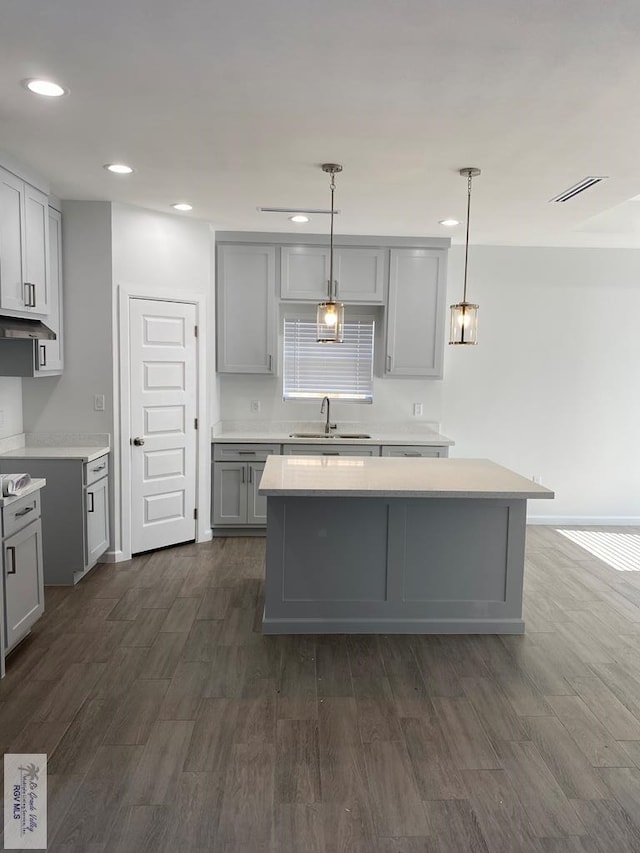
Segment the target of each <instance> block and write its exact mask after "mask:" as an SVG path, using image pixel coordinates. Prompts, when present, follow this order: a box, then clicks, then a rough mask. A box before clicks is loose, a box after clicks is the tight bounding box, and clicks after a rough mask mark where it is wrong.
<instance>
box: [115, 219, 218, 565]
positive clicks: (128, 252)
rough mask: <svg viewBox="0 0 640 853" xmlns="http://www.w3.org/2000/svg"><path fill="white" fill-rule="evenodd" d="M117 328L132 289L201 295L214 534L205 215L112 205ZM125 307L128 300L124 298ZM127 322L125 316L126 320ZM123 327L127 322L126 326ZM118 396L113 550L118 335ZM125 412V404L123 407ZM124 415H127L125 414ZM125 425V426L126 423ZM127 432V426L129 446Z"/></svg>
mask: <svg viewBox="0 0 640 853" xmlns="http://www.w3.org/2000/svg"><path fill="white" fill-rule="evenodd" d="M112 233H113V253H112V259H113V287H114V293H113V297H114V301H113V312H114V327H117V326H118V319H119V316H120V313H119V312H120V311H121V310H123V309H121V307H120V304H119V302H120V300H127V299H128V294H129V293H134V294H144V295H145V296H148V297H149V298H153V297H154V296H157V297H163V296H164V297H166V296H168V295H169V296H171V297H174V298H176V299H179V298H180V296H181V295H183V296H185V297H186V298H190V297H192V296H194V295H195V296H196V297H199V296H201V297H203V299H204V316H203V317H200V318H199V321H198V322H199V324H200V335H201V341H203V342H204V344H205V355H204V362H205V363H204V364H203V365H202V368H203V371H202V377H201V382H202V383H203V389H204V401H203V405H204V411H201V415H200V432H199V451H200V464H199V469H198V507H199V513H200V514H199V521H198V538H199V539H201V538H204V536H206V535H210V526H209V522H208V519H209V517H210V499H211V477H210V470H211V468H210V465H209V452H210V451H209V446H210V435H211V429H210V427H211V423H212V422H213V421H212V418H216V419H217V399H218V393H217V380H216V375H215V370H214V369H213V364H214V360H213V356H214V347H213V342H214V332H213V330H214V315H213V306H214V302H215V300H214V299H213V278H212V270H213V263H212V261H213V245H214V234H213V232H212V231H211V229H210V227H209V225H208V224H207V223H206V222H202V221H201V220H197V219H192V218H190V217H182V216H179V215H176V214H163V213H157V212H155V211H151V210H145V209H142V208H137V207H132V206H130V205H124V204H113V206H112ZM124 310H125V311H126V301H125V302H124ZM123 322H125V323H126V320H123ZM123 328H124V326H123ZM113 343H114V354H113V357H114V363H115V364H116V374H115V376H114V383H115V387H114V395H115V398H116V416H115V422H114V425H113V430H112V431H113V434H114V452H113V457H114V479H113V482H114V492H115V496H116V497H115V506H114V528H113V531H114V537H113V542H114V551H115V552H116V554H117V556H124V557H126V556H128V553H129V540H130V534H129V530H130V527H129V512H130V506H129V501H130V495H129V483H128V472H129V456H128V455H127V456H125V455H124V454H122V457H121V454H120V432H121V420H120V411H119V401H118V397H119V381H120V380H119V373H118V368H119V355H120V350H119V348H118V344H119V337H118V335H116V336H115V337H114V342H113ZM123 411H124V412H126V409H123ZM123 418H124V415H123ZM123 429H124V425H123ZM128 438H129V433H128V429H127V431H126V444H127V446H128Z"/></svg>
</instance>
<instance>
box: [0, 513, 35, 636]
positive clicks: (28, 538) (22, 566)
mask: <svg viewBox="0 0 640 853" xmlns="http://www.w3.org/2000/svg"><path fill="white" fill-rule="evenodd" d="M4 591H5V604H4V617H5V619H4V624H5V644H6V647H7V649H10V648H12V646H15V644H16V643H17V642H19V641H20V640H21V639H22V638H23V637H24V636H25V634H27V633H28V631H29V629H30V628H31V626H32V625H33V623H34V622H35V621H36V620H37V619H38V618H39V617H40V616H41V615H42V613H43V611H44V581H43V577H42V528H41V524H40V519H38V520H37V521H34V522H33V523H32V524H29V525H28V526H27V527H25V528H24V529H23V530H21V531H20V532H19V533H16V534H15V536H11V537H10V538H9V539H6V540H5V543H4Z"/></svg>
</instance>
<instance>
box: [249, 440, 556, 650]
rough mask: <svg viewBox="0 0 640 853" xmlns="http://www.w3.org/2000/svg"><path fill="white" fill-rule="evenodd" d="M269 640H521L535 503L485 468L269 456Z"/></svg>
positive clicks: (507, 475) (530, 486) (462, 462)
mask: <svg viewBox="0 0 640 853" xmlns="http://www.w3.org/2000/svg"><path fill="white" fill-rule="evenodd" d="M259 491H260V494H262V495H266V497H267V507H268V509H267V563H266V583H265V610H264V618H263V623H262V630H263V632H264V633H269V634H300V633H309V634H319V633H325V634H328V633H362V634H370V633H402V634H404V633H410V634H413V633H416V634H429V633H436V634H441V633H449V634H450V633H455V634H463V633H464V634H467V633H476V634H478V633H482V634H485V633H496V634H522V633H523V632H524V621H523V619H522V583H523V574H524V545H525V527H526V503H527V500H529V499H533V498H553V497H554V495H553V492H552V491H550V490H549V489H547V488H545V487H544V486H540V485H538V484H536V483H533V482H531V481H530V480H528V479H526V478H525V477H522V476H520V475H519V474H516V473H514V472H513V471H510V470H509V469H507V468H503V467H502V466H500V465H497V464H495V463H494V462H491V461H489V460H487V459H430V458H423V459H404V458H400V459H399V458H375V457H374V458H364V457H350V458H325V457H320V458H318V457H304V456H296V457H284V456H270V457H269V458H268V459H267V462H266V466H265V470H264V474H263V476H262V480H261V482H260V490H259Z"/></svg>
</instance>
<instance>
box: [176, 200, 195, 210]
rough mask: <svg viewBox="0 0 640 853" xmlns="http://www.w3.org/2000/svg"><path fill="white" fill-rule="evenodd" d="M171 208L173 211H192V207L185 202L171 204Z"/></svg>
mask: <svg viewBox="0 0 640 853" xmlns="http://www.w3.org/2000/svg"><path fill="white" fill-rule="evenodd" d="M171 207H172V208H173V209H174V210H185V211H186V210H193V206H192V205H190V204H187V203H186V201H179V202H178V203H177V204H172V205H171Z"/></svg>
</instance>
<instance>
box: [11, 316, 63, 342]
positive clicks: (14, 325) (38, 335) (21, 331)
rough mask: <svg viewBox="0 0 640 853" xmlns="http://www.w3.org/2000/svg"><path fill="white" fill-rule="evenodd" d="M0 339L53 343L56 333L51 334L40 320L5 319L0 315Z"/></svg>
mask: <svg viewBox="0 0 640 853" xmlns="http://www.w3.org/2000/svg"><path fill="white" fill-rule="evenodd" d="M0 338H17V339H27V340H28V339H29V338H31V339H33V340H42V341H55V339H56V333H55V332H52V331H51V329H50V328H49V327H48V326H45V324H44V323H43V322H42V321H41V320H27V319H24V318H23V317H6V316H4V315H0Z"/></svg>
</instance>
